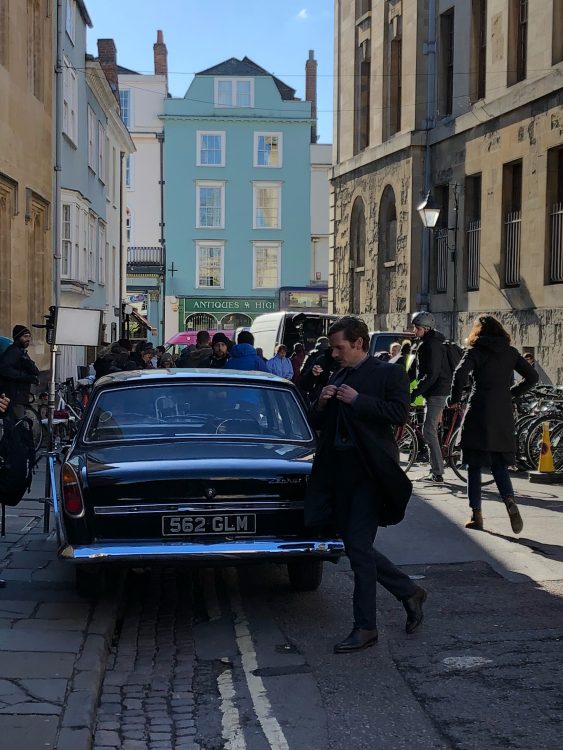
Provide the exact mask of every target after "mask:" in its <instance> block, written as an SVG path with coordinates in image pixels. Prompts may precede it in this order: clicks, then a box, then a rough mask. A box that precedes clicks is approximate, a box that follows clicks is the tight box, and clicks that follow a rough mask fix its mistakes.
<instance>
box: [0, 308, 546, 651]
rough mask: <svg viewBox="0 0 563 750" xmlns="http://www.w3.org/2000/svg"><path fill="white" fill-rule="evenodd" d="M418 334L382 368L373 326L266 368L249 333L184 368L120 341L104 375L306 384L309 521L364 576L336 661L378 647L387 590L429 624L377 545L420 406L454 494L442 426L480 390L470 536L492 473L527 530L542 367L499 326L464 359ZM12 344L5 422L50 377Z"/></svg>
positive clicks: (345, 323) (199, 345)
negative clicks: (404, 432) (517, 475)
mask: <svg viewBox="0 0 563 750" xmlns="http://www.w3.org/2000/svg"><path fill="white" fill-rule="evenodd" d="M412 327H413V331H414V334H415V338H414V339H410V338H409V339H404V340H403V341H402V342H400V341H395V342H393V343H392V344H391V346H390V348H389V351H388V352H380V353H376V356H374V357H370V356H369V343H370V338H369V332H368V329H367V326H366V324H365V322H364V321H363V320H361V319H360V318H358V317H355V316H344V317H343V318H340V319H339V320H338V321H336V322H335V323H333V324H332V326H331V328H330V330H329V332H328V336H321V337H320V338H319V339H318V340H317V341H316V345H315V347H314V348H313V349H312V350H311V351H310V352H309V353H306V352H305V349H304V347H303V345H302V344H300V343H297V344H296V345H295V346H294V349H293V351H292V352H289V351H288V347H287V346H286V345H285V344H280V345H279V346H277V348H276V352H275V354H274V356H272V357H270V358H266V357H264V354H263V352H262V351H261V350H260V349H259V348H255V346H254V337H253V335H252V333H251V332H250V331H248V330H242V331H241V332H240V333H239V334H238V336H237V341H236V343H233V342H232V341H231V340H230V339H229V338H228V336H226V335H225V334H224V333H222V332H217V333H215V334H214V335H213V337H211V336H210V334H209V332H208V331H199V332H198V333H197V337H196V343H195V345H193V346H189V347H186V348H185V349H184V350H182V352H181V353H180V354H179V355H178V356H177V357H175V356H174V355H173V354H172V353H170V352H167V351H166V349H165V347H164V346H157V347H154V346H153V345H152V344H151V343H149V342H146V341H141V342H139V343H137V344H136V345H135V346H133V344H132V342H131V341H129V340H128V339H120V340H119V341H118V342H116V343H114V344H111V345H109V346H107V347H106V348H105V349H103V350H102V351H101V352H100V354H99V356H98V357H97V359H96V361H95V362H94V365H93V367H94V370H95V373H96V378H100V377H102V376H104V375H107V374H110V373H114V372H120V371H127V370H145V369H153V368H170V367H180V368H184V367H187V368H191V367H198V368H199V367H203V368H224V369H226V370H229V369H232V370H252V371H262V372H269V373H272V374H274V375H278V376H280V377H282V378H286V379H287V380H291V381H292V382H294V383H295V385H296V386H297V388H299V390H300V391H301V392H302V394H303V396H304V397H305V399H306V401H307V402H308V406H309V416H310V419H311V423H312V424H313V426H314V427H315V428H316V429H317V431H318V433H319V446H318V450H317V452H316V454H315V459H314V463H313V469H312V474H311V481H310V483H309V486H308V493H307V500H306V505H305V520H306V523H307V525H309V526H313V527H320V528H325V529H326V528H327V527H328V526H330V527H332V528H333V529H336V530H337V532H338V533H339V535H340V536H341V537H342V539H343V540H344V544H345V548H346V552H347V555H348V557H349V559H350V564H351V567H352V570H353V573H354V596H353V616H354V624H353V629H352V631H351V633H350V634H349V635H348V636H347V637H346V638H344V639H343V640H342V641H340V642H339V643H337V644H336V646H335V648H334V651H335V653H348V652H352V651H357V650H360V649H363V648H367V647H368V646H371V645H373V644H374V643H376V641H377V638H378V633H377V627H376V607H375V586H376V582H377V581H379V582H380V583H381V584H382V585H383V586H384V587H385V588H386V589H387V590H388V591H390V592H391V593H392V594H393V595H394V596H395V597H396V598H397V599H398V600H399V601H400V602H401V603H402V605H403V607H404V609H405V611H406V614H407V620H406V626H405V627H406V631H407V633H412V632H414V631H415V630H416V629H417V628H418V626H419V625H420V623H421V622H422V619H423V611H422V605H423V603H424V601H425V599H426V592H425V591H424V589H423V588H421V587H420V586H417V585H416V584H414V583H413V582H412V581H411V580H410V578H409V577H408V576H406V575H405V574H404V573H403V572H402V571H401V570H399V569H398V568H397V567H396V566H395V565H394V564H393V563H392V562H391V561H390V560H389V559H387V558H386V557H384V556H383V555H382V554H380V553H379V552H378V551H377V550H376V549H375V548H374V546H373V544H374V540H375V536H376V532H377V529H378V527H379V526H380V525H384V524H386V523H396V522H397V520H400V519H401V518H402V516H403V515H404V510H405V508H406V503H407V502H408V499H409V497H410V495H411V492H412V484H411V482H410V480H409V479H408V477H407V476H406V474H405V473H404V472H403V471H402V469H401V467H400V463H399V452H398V447H397V443H396V441H395V436H394V432H393V428H394V426H396V425H400V424H404V423H405V422H406V421H407V419H408V416H409V411H410V408H411V407H412V405H413V404H415V405H416V404H421V403H423V404H424V425H423V437H424V440H425V442H426V444H427V446H428V451H429V461H430V473H429V474H428V476H427V477H425V478H424V481H428V482H432V483H435V484H442V483H443V482H444V477H443V474H444V462H443V456H442V448H441V445H440V441H439V438H438V425H439V423H440V420H441V418H442V413H443V410H444V408H445V407H446V406H449V407H456V406H457V405H458V404H459V402H460V401H461V399H462V395H463V393H464V390H465V391H466V390H467V386H468V384H469V385H470V388H469V391H470V393H469V397H468V399H467V405H466V407H465V412H464V419H463V422H462V428H461V449H462V453H463V457H462V460H463V463H464V464H465V465H466V466H467V471H468V498H469V505H470V508H471V518H470V520H469V521H468V523H467V524H466V527H467V528H470V529H478V530H480V529H483V515H482V511H481V472H482V470H483V467H490V469H491V472H492V474H493V477H494V479H495V482H496V484H497V488H498V491H499V495H500V497H501V499H502V501H503V502H504V505H505V506H506V510H507V513H508V517H509V520H510V524H511V527H512V530H513V531H514V533H520V532H521V531H522V528H523V521H522V518H521V515H520V512H519V510H518V506H517V504H516V501H515V498H514V490H513V486H512V482H511V478H510V474H509V467H510V466H512V465H513V464H514V463H515V439H514V414H513V399H514V398H516V397H518V396H520V395H521V394H522V393H524V392H525V391H526V390H527V389H529V388H531V387H532V386H533V385H535V384H536V383H537V382H538V380H539V379H540V376H539V374H538V367H537V363H535V362H534V360H533V357H531V356H528V355H524V356H523V355H522V354H521V353H520V352H518V351H517V350H516V349H515V348H514V347H512V346H511V341H510V335H509V334H508V333H507V331H506V330H505V329H504V328H503V327H502V325H501V323H500V322H499V321H498V320H496V319H495V318H494V317H493V316H491V315H486V314H482V315H479V316H478V317H477V318H476V320H475V322H474V325H473V327H472V329H471V331H470V333H469V336H468V338H467V340H466V348H465V350H464V351H462V350H461V349H460V348H459V347H457V346H456V345H454V344H451V342H447V341H446V339H445V337H444V335H443V334H442V333H441V332H440V331H438V330H437V328H436V321H435V319H434V316H433V315H432V314H431V313H430V312H428V311H420V312H417V313H415V314H414V315H413V316H412ZM12 334H13V343H12V344H11V345H10V346H8V348H7V349H6V350H5V351H4V352H3V353H2V354H1V355H0V412H2V413H3V412H9V410H13V412H14V414H15V415H16V416H17V409H19V408H21V407H22V406H23V405H24V404H26V403H28V402H29V397H30V389H31V386H32V385H33V384H34V383H37V382H38V376H39V371H38V369H37V367H36V366H35V364H34V363H33V361H32V360H31V359H30V357H29V355H28V353H27V349H28V347H29V344H30V342H31V333H30V331H29V329H28V328H27V327H26V326H23V325H17V326H15V327H14V329H13V332H12ZM515 373H517V374H518V376H519V379H518V380H516V378H515ZM1 585H2V582H1V581H0V586H1Z"/></svg>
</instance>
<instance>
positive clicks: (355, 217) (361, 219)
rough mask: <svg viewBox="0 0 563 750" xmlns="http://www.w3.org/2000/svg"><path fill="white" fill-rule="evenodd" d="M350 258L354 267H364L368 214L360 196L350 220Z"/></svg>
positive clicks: (353, 207) (355, 202)
mask: <svg viewBox="0 0 563 750" xmlns="http://www.w3.org/2000/svg"><path fill="white" fill-rule="evenodd" d="M350 260H351V261H352V267H353V268H362V267H363V266H365V263H366V215H365V209H364V202H363V200H362V199H361V198H360V197H359V196H358V198H356V200H355V201H354V205H353V206H352V218H351V220H350Z"/></svg>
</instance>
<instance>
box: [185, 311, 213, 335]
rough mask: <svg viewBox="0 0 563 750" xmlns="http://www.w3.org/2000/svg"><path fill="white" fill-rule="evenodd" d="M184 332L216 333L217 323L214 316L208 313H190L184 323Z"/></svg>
mask: <svg viewBox="0 0 563 750" xmlns="http://www.w3.org/2000/svg"><path fill="white" fill-rule="evenodd" d="M184 328H185V330H186V331H216V330H217V329H218V328H219V323H218V322H217V318H216V317H215V316H214V315H209V313H192V314H191V315H188V317H187V318H186V320H185V322H184Z"/></svg>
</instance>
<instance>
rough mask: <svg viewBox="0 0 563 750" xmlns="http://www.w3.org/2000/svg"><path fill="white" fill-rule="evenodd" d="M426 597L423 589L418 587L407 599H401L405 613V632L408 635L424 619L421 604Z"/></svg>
mask: <svg viewBox="0 0 563 750" xmlns="http://www.w3.org/2000/svg"><path fill="white" fill-rule="evenodd" d="M426 597H427V594H426V591H425V590H424V589H423V588H420V587H418V588H417V590H416V591H415V592H414V594H413V595H412V596H411V597H410V598H409V599H403V607H404V608H405V611H406V613H407V623H406V625H405V630H406V631H407V633H408V635H410V634H411V633H414V631H415V630H416V629H417V628H418V626H419V625H420V623H421V622H422V620H423V618H424V615H423V613H422V604H423V602H425V601H426Z"/></svg>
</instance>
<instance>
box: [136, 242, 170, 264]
mask: <svg viewBox="0 0 563 750" xmlns="http://www.w3.org/2000/svg"><path fill="white" fill-rule="evenodd" d="M127 263H129V264H133V263H135V264H136V265H139V266H162V264H163V263H164V253H163V250H162V247H158V246H157V247H135V246H133V247H128V248H127Z"/></svg>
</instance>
